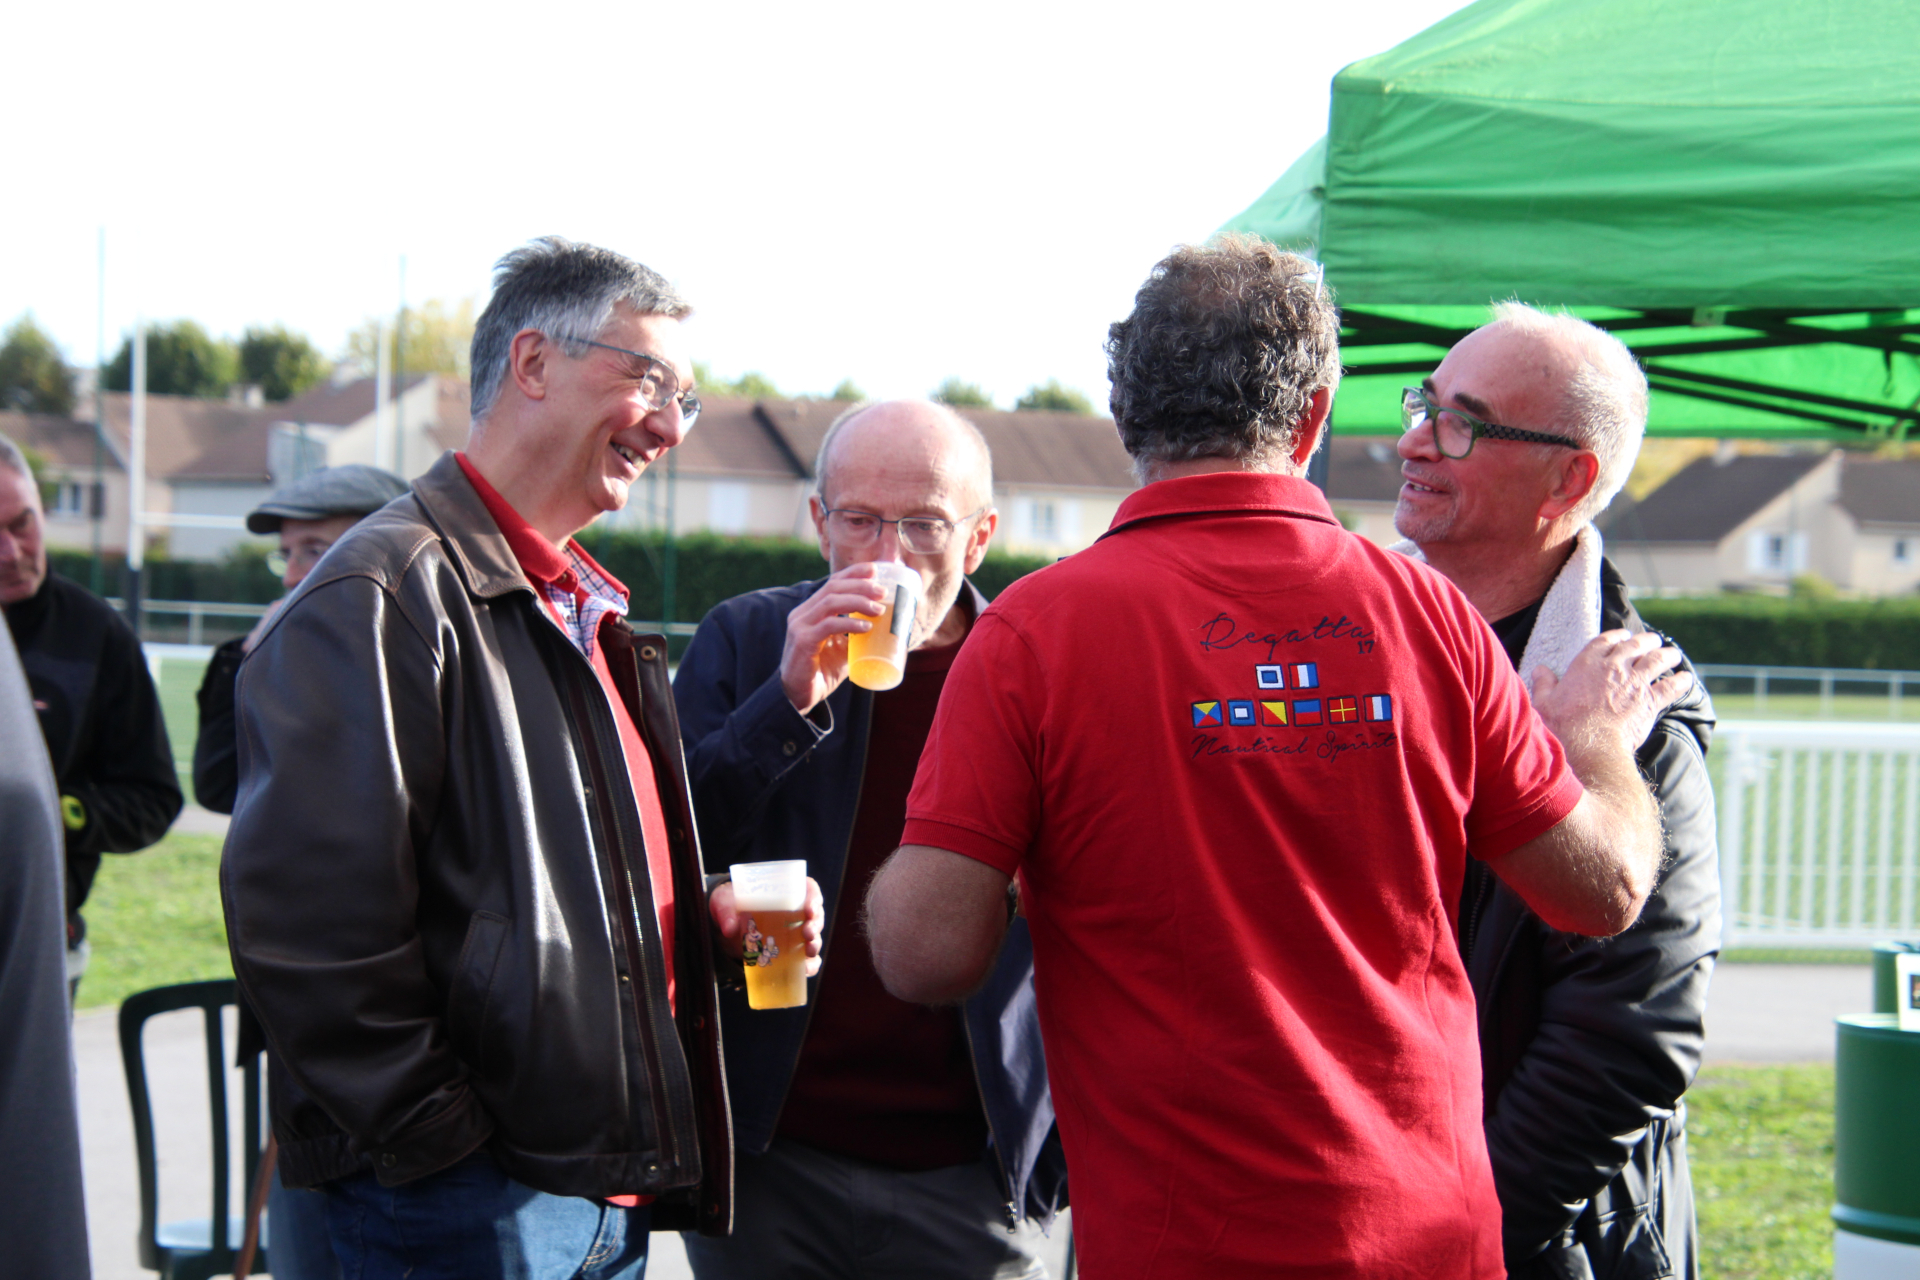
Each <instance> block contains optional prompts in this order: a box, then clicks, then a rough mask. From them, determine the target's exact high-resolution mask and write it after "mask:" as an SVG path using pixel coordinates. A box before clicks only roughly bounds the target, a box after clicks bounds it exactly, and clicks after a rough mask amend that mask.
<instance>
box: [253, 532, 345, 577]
mask: <svg viewBox="0 0 1920 1280" xmlns="http://www.w3.org/2000/svg"><path fill="white" fill-rule="evenodd" d="M332 546H333V542H332V541H331V540H322V539H320V538H302V539H300V541H298V542H296V543H294V544H293V545H292V546H291V547H276V548H274V549H273V550H272V551H269V552H267V557H266V559H267V572H268V573H271V574H272V575H273V576H274V577H276V578H284V577H286V576H287V570H288V569H289V568H291V567H293V566H294V565H299V566H300V567H301V571H302V572H303V573H304V572H305V571H306V570H308V569H311V568H313V566H315V565H317V564H319V563H320V557H321V556H324V555H325V554H327V551H328V550H329V549H330V548H331V547H332Z"/></svg>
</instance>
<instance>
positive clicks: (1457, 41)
mask: <svg viewBox="0 0 1920 1280" xmlns="http://www.w3.org/2000/svg"><path fill="white" fill-rule="evenodd" d="M1223 230H1237V231H1248V232H1252V233H1254V234H1256V235H1260V236H1264V237H1266V238H1267V239H1269V240H1272V241H1274V242H1275V243H1277V244H1281V245H1284V246H1287V247H1290V248H1295V249H1298V250H1300V251H1303V252H1306V253H1309V254H1311V255H1313V256H1316V257H1317V258H1319V260H1320V261H1322V262H1323V263H1325V265H1326V271H1327V280H1328V282H1329V283H1330V284H1331V285H1332V287H1333V289H1334V291H1335V296H1336V298H1337V300H1338V301H1339V303H1340V306H1341V317H1342V325H1343V334H1342V346H1343V348H1344V349H1345V351H1346V358H1347V361H1348V365H1347V380H1346V381H1345V382H1344V383H1343V384H1342V386H1341V389H1340V396H1339V399H1338V402H1337V403H1336V406H1335V410H1334V423H1335V428H1336V429H1337V430H1339V431H1342V432H1345V433H1350V434H1379V433H1397V432H1398V431H1399V429H1400V416H1399V405H1400V388H1401V387H1402V386H1403V385H1405V384H1406V383H1409V382H1417V381H1418V380H1419V379H1420V378H1421V377H1423V376H1425V375H1426V374H1427V373H1429V372H1431V371H1432V369H1433V367H1434V366H1435V365H1436V364H1438V363H1439V361H1440V358H1441V357H1442V356H1443V355H1444V354H1445V352H1446V350H1447V349H1448V348H1449V347H1450V346H1452V344H1453V343H1454V342H1455V341H1457V340H1458V339H1459V338H1460V337H1461V336H1462V335H1464V334H1465V333H1466V332H1467V331H1468V330H1470V329H1472V328H1473V327H1475V326H1476V325H1478V324H1480V323H1482V322H1484V320H1485V319H1486V308H1487V304H1488V303H1489V302H1490V301H1494V300H1498V299H1504V298H1518V299H1521V300H1523V301H1526V302H1532V303H1536V304H1540V305H1546V306H1557V307H1568V308H1571V309H1573V310H1574V311H1576V312H1577V313H1578V314H1580V315H1583V316H1585V317H1587V318H1588V319H1590V320H1593V321H1594V322H1595V323H1597V324H1600V325H1603V326H1605V327H1606V328H1609V329H1611V330H1613V331H1614V332H1616V333H1617V334H1619V335H1620V337H1621V338H1622V339H1624V340H1625V341H1626V342H1627V343H1628V345H1630V346H1631V347H1632V348H1633V349H1634V351H1635V353H1636V355H1637V356H1638V357H1639V358H1640V360H1641V362H1642V364H1643V365H1644V366H1645V367H1646V370H1647V375H1648V381H1649V383H1650V384H1651V386H1652V387H1653V389H1654V397H1653V407H1652V413H1651V417H1650V421H1649V426H1648V430H1649V432H1650V433H1651V434H1655V435H1669V436H1759V437H1776V438H1808V437H1815V438H1821V437H1825V438H1839V439H1853V440H1858V439H1860V438H1862V437H1863V436H1872V437H1883V438H1884V437H1903V436H1904V435H1905V434H1906V433H1907V431H1908V430H1909V429H1910V428H1911V427H1912V426H1913V425H1914V423H1915V421H1916V414H1917V413H1920V409H1917V408H1916V406H1917V405H1920V3H1914V0H1713V3H1673V2H1672V0H1480V3H1477V4H1473V5H1470V6H1468V7H1467V8H1465V9H1462V10H1461V11H1460V12H1458V13H1456V14H1454V15H1453V16H1452V17H1450V18H1447V19H1446V20H1444V21H1442V22H1440V23H1438V24H1436V25H1435V26H1433V27H1430V28H1429V29H1427V30H1426V31H1424V32H1422V33H1421V34H1419V35H1417V36H1415V37H1414V38H1413V39H1411V40H1408V41H1407V42H1406V43H1404V44H1402V45H1400V46H1399V47H1397V48H1395V49H1392V50H1389V51H1388V52H1386V53H1383V54H1380V55H1378V56H1377V57H1373V58H1368V59H1366V60H1364V61H1361V62H1357V63H1354V64H1353V65H1352V66H1350V67H1348V68H1347V69H1346V70H1344V71H1342V72H1341V73H1340V74H1339V75H1338V76H1336V77H1335V78H1334V81H1333V95H1332V104H1331V111H1330V114H1329V126H1328V133H1327V136H1326V137H1325V138H1323V139H1322V140H1321V141H1320V142H1318V143H1316V144H1315V145H1314V146H1313V148H1312V149H1310V150H1309V151H1308V152H1307V153H1306V154H1305V155H1303V156H1302V157H1300V159H1299V160H1297V161H1296V162H1295V163H1294V164H1293V165H1292V166H1291V167H1290V168H1289V169H1288V170H1287V171H1286V173H1284V174H1283V175H1282V176H1281V177H1280V179H1279V181H1277V182H1276V183H1274V185H1273V186H1272V187H1271V188H1270V189H1269V190H1268V191H1267V192H1266V194H1265V195H1263V196H1261V198H1260V199H1259V200H1258V201H1256V202H1255V203H1254V205H1253V206H1252V207H1251V208H1249V209H1248V210H1247V211H1246V212H1244V213H1242V214H1241V215H1240V216H1239V217H1237V218H1235V219H1234V220H1233V221H1231V222H1229V223H1228V224H1227V226H1226V227H1225V228H1223Z"/></svg>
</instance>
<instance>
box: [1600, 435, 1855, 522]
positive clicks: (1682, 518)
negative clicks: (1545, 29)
mask: <svg viewBox="0 0 1920 1280" xmlns="http://www.w3.org/2000/svg"><path fill="white" fill-rule="evenodd" d="M1826 459H1827V455H1825V454H1824V453H1782V454H1737V455H1735V456H1733V457H1731V458H1725V459H1716V458H1712V457H1707V458H1697V459H1695V460H1694V461H1693V462H1690V463H1688V464H1687V465H1686V466H1685V467H1683V468H1681V469H1680V470H1679V471H1677V472H1675V473H1674V475H1673V477H1672V478H1671V479H1670V480H1668V481H1667V482H1666V483H1665V484H1663V485H1661V486H1660V487H1659V488H1658V489H1655V490H1654V491H1653V492H1652V493H1650V494H1648V495H1647V496H1646V498H1645V499H1643V500H1642V501H1641V502H1639V503H1638V504H1635V505H1632V506H1628V507H1623V508H1621V509H1620V510H1619V511H1618V513H1616V514H1613V515H1611V516H1607V517H1603V519H1602V521H1601V530H1602V532H1604V533H1605V534H1606V535H1607V538H1608V540H1609V541H1611V542H1614V543H1616V544H1618V543H1622V542H1706V543H1713V542H1719V541H1720V540H1721V539H1722V538H1724V537H1726V536H1727V535H1728V534H1730V533H1732V532H1733V531H1734V530H1735V529H1737V528H1739V527H1740V526H1741V524H1743V523H1744V522H1746V521H1747V520H1749V519H1751V518H1752V517H1753V516H1754V515H1755V513H1757V512H1758V511H1759V510H1760V508H1762V507H1764V506H1766V505H1767V504H1768V503H1769V502H1772V501H1773V500H1774V499H1775V498H1777V497H1779V496H1780V495H1781V494H1783V493H1785V492H1786V491H1787V490H1788V489H1790V488H1792V487H1793V486H1794V485H1795V484H1796V483H1798V482H1799V481H1800V480H1801V478H1802V477H1804V476H1806V475H1807V474H1808V473H1809V472H1811V471H1812V470H1813V469H1814V468H1815V467H1818V466H1819V465H1820V464H1821V463H1822V462H1825V461H1826Z"/></svg>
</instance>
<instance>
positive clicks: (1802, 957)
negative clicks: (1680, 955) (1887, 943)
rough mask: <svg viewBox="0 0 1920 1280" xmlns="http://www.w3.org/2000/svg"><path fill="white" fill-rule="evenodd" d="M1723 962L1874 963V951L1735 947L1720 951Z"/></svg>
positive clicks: (1862, 949) (1864, 949)
mask: <svg viewBox="0 0 1920 1280" xmlns="http://www.w3.org/2000/svg"><path fill="white" fill-rule="evenodd" d="M1720 963H1721V964H1872V963H1873V952H1871V951H1869V950H1867V949H1866V948H1865V947H1861V948H1859V949H1857V950H1856V949H1850V948H1834V949H1832V950H1813V949H1811V948H1808V949H1802V948H1799V947H1735V948H1734V949H1733V950H1731V951H1722V952H1721V953H1720Z"/></svg>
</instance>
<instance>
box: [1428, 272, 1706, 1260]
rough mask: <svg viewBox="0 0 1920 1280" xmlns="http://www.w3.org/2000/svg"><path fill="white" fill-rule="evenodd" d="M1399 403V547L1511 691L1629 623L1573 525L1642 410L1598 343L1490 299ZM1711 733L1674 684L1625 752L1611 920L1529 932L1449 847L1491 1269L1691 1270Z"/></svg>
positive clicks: (1702, 702)
mask: <svg viewBox="0 0 1920 1280" xmlns="http://www.w3.org/2000/svg"><path fill="white" fill-rule="evenodd" d="M1404 414H1405V425H1406V431H1405V432H1404V433H1403V434H1402V436H1401V438H1400V457H1401V459H1402V460H1403V462H1402V467H1401V471H1402V474H1403V476H1404V478H1405V481H1406V483H1405V484H1404V485H1403V486H1402V488H1401V490H1400V500H1399V506H1398V509H1397V510H1396V511H1395V513H1394V523H1395V525H1396V526H1397V527H1398V528H1399V530H1400V532H1401V533H1402V534H1404V535H1406V537H1407V538H1408V539H1409V540H1410V541H1409V542H1406V543H1402V544H1400V547H1399V549H1400V550H1403V551H1406V552H1409V553H1411V554H1415V555H1419V556H1423V557H1424V558H1425V559H1426V561H1427V562H1428V563H1429V564H1431V565H1432V566H1433V567H1434V568H1436V569H1438V570H1440V572H1442V573H1444V574H1445V575H1446V576H1447V577H1449V578H1451V579H1452V580H1453V582H1454V584H1455V585H1456V586H1458V587H1459V588H1460V589H1461V590H1462V591H1463V592H1465V593H1466V596H1467V599H1468V600H1469V601H1471V602H1472V604H1473V605H1474V607H1475V608H1476V609H1478V610H1479V612H1480V614H1481V616H1482V617H1484V618H1485V619H1486V620H1487V622H1488V623H1489V624H1490V625H1491V626H1492V627H1493V631H1494V634H1495V635H1496V636H1497V637H1499V639H1500V641H1501V643H1502V645H1503V646H1504V647H1505V649H1506V651H1507V656H1508V657H1509V658H1510V659H1511V660H1512V662H1513V664H1514V666H1515V668H1516V669H1517V670H1518V671H1519V673H1520V676H1521V679H1522V682H1523V683H1529V684H1530V682H1531V677H1532V676H1533V674H1534V673H1535V672H1536V671H1538V670H1539V669H1540V668H1542V667H1545V668H1547V669H1550V670H1551V671H1553V672H1554V673H1555V674H1556V675H1557V674H1560V673H1562V672H1564V671H1565V670H1566V667H1567V663H1568V662H1569V661H1570V660H1571V658H1572V657H1573V655H1574V654H1575V653H1576V652H1578V651H1579V649H1580V648H1581V647H1582V646H1583V645H1585V644H1586V643H1587V642H1588V641H1589V640H1591V639H1592V638H1593V637H1594V636H1596V635H1598V634H1599V633H1600V632H1602V631H1612V630H1626V631H1634V632H1639V631H1644V630H1646V628H1645V626H1644V625H1643V624H1642V623H1641V621H1640V618H1639V616H1638V615H1637V614H1636V613H1635V612H1634V609H1633V606H1632V604H1631V603H1629V602H1628V600H1627V591H1626V584H1625V583H1624V582H1623V581H1622V580H1621V578H1620V575H1619V574H1618V573H1617V572H1615V571H1614V568H1613V565H1612V564H1611V563H1609V562H1608V561H1607V559H1606V557H1605V556H1604V555H1603V554H1602V550H1601V542H1600V535H1599V532H1598V531H1597V530H1596V529H1595V528H1594V526H1593V517H1594V515H1595V514H1597V513H1598V512H1599V511H1600V510H1601V509H1602V508H1604V507H1605V506H1606V504H1607V502H1608V501H1609V500H1610V499H1611V498H1612V497H1613V495H1614V494H1615V493H1617V492H1618V491H1619V489H1620V487H1621V485H1622V484H1624V483H1625V482H1626V478H1627V473H1628V471H1629V470H1631V469H1632V466H1633V460H1634V457H1635V455H1636V454H1637V453H1638V452H1639V448H1640V437H1641V433H1642V431H1643V430H1644V428H1645V425H1646V420H1647V383H1646V378H1645V377H1644V376H1643V375H1642V374H1641V372H1640V369H1639V367H1638V366H1637V365H1636V364H1635V363H1634V359H1633V356H1632V354H1631V353H1630V352H1629V351H1628V350H1627V349H1626V347H1625V346H1623V345H1622V344H1621V343H1620V341H1619V340H1618V339H1616V338H1614V337H1612V336H1611V335H1610V334H1607V333H1605V332H1603V331H1601V330H1599V329H1597V328H1595V327H1594V326H1592V325H1590V324H1587V323H1586V322H1585V321H1582V320H1578V319H1575V318H1573V317H1571V316H1565V315H1548V314H1546V313H1543V312H1540V311H1536V310H1534V309H1533V308H1530V307H1525V306H1521V305H1519V304H1518V303H1506V304H1503V305H1501V306H1500V307H1498V308H1496V309H1495V318H1494V321H1493V323H1491V324H1489V325H1487V326H1485V327H1484V328H1481V329H1478V330H1476V331H1474V332H1473V333H1471V334H1469V335H1468V336H1467V337H1466V338H1464V339H1462V340H1461V342H1460V343H1459V345H1457V346H1456V347H1454V348H1453V350H1452V351H1451V352H1449V353H1448V355H1447V358H1446V359H1445V360H1443V361H1442V362H1441V364H1440V367H1439V368H1438V369H1436V370H1434V372H1433V376H1432V377H1430V378H1428V379H1427V380H1426V381H1425V382H1423V383H1422V384H1421V385H1420V386H1418V387H1409V388H1407V390H1406V395H1405V400H1404ZM1712 728H1713V707H1712V704H1711V702H1709V701H1708V699H1707V695H1706V693H1705V691H1704V690H1703V689H1701V688H1700V686H1699V684H1698V682H1694V684H1693V685H1692V687H1691V688H1690V689H1689V690H1688V692H1686V693H1685V694H1683V695H1682V696H1681V697H1680V699H1679V700H1678V701H1676V702H1674V703H1673V704H1672V705H1670V706H1668V707H1667V708H1666V709H1665V710H1664V711H1663V712H1662V713H1661V714H1660V715H1659V717H1658V718H1657V719H1656V720H1655V721H1654V725H1653V729H1652V732H1651V733H1650V734H1649V735H1648V736H1647V738H1646V740H1645V741H1644V742H1643V743H1641V744H1640V746H1639V749H1638V751H1637V752H1636V762H1637V764H1638V765H1639V769H1640V772H1641V775H1642V776H1643V777H1644V778H1645V779H1646V780H1647V781H1648V782H1649V783H1651V784H1652V787H1653V790H1654V794H1655V796H1656V797H1657V799H1658V800H1659V802H1660V811H1661V825H1662V829H1663V832H1664V836H1665V849H1664V851H1663V855H1662V858H1661V870H1660V873H1659V878H1658V880H1657V881H1656V883H1655V885H1654V888H1653V891H1652V892H1651V894H1649V896H1648V898H1647V904H1646V907H1645V908H1644V910H1642V912H1641V914H1640V918H1639V920H1638V921H1637V922H1636V923H1635V924H1634V925H1633V926H1632V927H1631V928H1629V929H1627V930H1626V931H1625V932H1624V933H1621V934H1619V935H1618V936H1616V937H1613V938H1608V939H1605V940H1604V941H1602V940H1598V939H1592V938H1583V937H1580V936H1579V935H1577V934H1572V933H1565V932H1562V931H1560V930H1557V929H1554V928H1551V927H1549V926H1548V925H1547V924H1546V923H1545V922H1544V921H1542V920H1541V919H1540V917H1539V916H1538V915H1536V914H1535V913H1534V912H1533V911H1531V910H1529V909H1528V907H1527V905H1526V904H1525V903H1524V902H1522V901H1521V900H1520V897H1519V895H1517V894H1516V893H1514V891H1513V890H1512V889H1510V888H1508V887H1507V886H1506V885H1504V884H1503V883H1501V882H1500V880H1499V879H1498V877H1496V876H1495V875H1494V874H1493V872H1492V871H1491V870H1490V869H1489V867H1488V866H1487V864H1486V863H1484V862H1480V861H1477V860H1473V859H1469V861H1468V864H1467V874H1466V878H1465V884H1464V887H1463V889H1462V892H1461V901H1460V908H1459V918H1460V951H1461V955H1462V956H1463V957H1464V958H1465V960H1466V964H1467V977H1468V980H1469V981H1470V982H1471V983H1472V985H1473V990H1474V995H1475V998H1476V1001H1477V1006H1478V1011H1479V1034H1480V1048H1481V1058H1482V1077H1483V1094H1484V1103H1485V1124H1486V1133H1487V1147H1488V1152H1489V1154H1490V1155H1491V1157H1492V1163H1493V1174H1494V1183H1495V1186H1496V1188H1497V1189H1498V1191H1499V1196H1500V1205H1501V1211H1502V1220H1503V1221H1502V1235H1503V1244H1504V1248H1505V1253H1506V1265H1507V1271H1508V1274H1509V1275H1512V1276H1515V1277H1521V1278H1530V1277H1550V1276H1566V1275H1609V1276H1624V1277H1656V1276H1679V1277H1683V1278H1684V1277H1692V1276H1697V1275H1698V1274H1699V1258H1698V1248H1697V1242H1696V1239H1695V1235H1696V1230H1695V1225H1694V1218H1693V1193H1692V1184H1691V1182H1690V1180H1689V1177H1688V1172H1687V1156H1686V1107H1685V1104H1684V1103H1683V1102H1682V1101H1681V1095H1682V1094H1683V1093H1684V1092H1685V1091H1686V1089H1687V1086H1688V1085H1689V1084H1690V1083H1691V1082H1692V1080H1693V1075H1694V1072H1695V1071H1696V1070H1697V1069H1698V1068H1699V1065H1700V1050H1701V1045H1702V1043H1703V1041H1704V1039H1705V1032H1704V1023H1703V1020H1704V1017H1705V1014H1706V1004H1707V984H1708V980H1709V979H1710V978H1711V976H1712V974H1713V964H1714V958H1715V956H1716V955H1717V954H1718V952H1719V948H1720V888H1719V885H1720V881H1719V872H1718V865H1717V853H1716V845H1715V834H1714V809H1713V792H1712V790H1711V788H1710V787H1709V785H1708V782H1707V769H1706V760H1705V756H1704V752H1705V751H1706V747H1707V740H1708V736H1709V734H1710V733H1711V731H1712Z"/></svg>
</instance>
